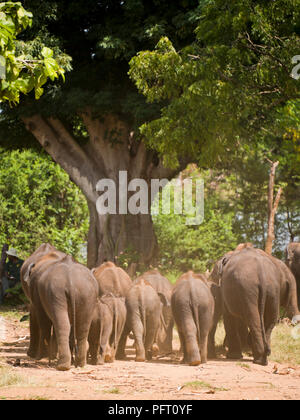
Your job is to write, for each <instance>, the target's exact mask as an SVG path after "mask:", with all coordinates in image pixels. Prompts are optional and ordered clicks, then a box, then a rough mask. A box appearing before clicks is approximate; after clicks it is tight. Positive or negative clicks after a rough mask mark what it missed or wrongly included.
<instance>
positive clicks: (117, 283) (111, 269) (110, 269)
mask: <svg viewBox="0 0 300 420" xmlns="http://www.w3.org/2000/svg"><path fill="white" fill-rule="evenodd" d="M92 273H93V275H94V277H95V279H96V280H97V282H98V284H99V296H102V295H106V294H108V293H112V294H113V295H114V296H124V297H125V296H126V294H127V292H128V290H129V289H130V288H131V286H132V281H131V278H130V277H129V276H128V274H127V273H126V271H124V270H123V269H122V268H120V267H117V266H116V265H115V264H114V263H113V262H111V261H107V262H105V263H103V264H101V265H100V266H99V267H97V268H93V269H92Z"/></svg>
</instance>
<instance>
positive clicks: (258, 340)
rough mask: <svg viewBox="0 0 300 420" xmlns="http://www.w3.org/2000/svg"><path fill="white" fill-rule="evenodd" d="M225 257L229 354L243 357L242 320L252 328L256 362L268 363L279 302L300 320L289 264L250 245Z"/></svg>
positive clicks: (223, 281)
mask: <svg viewBox="0 0 300 420" xmlns="http://www.w3.org/2000/svg"><path fill="white" fill-rule="evenodd" d="M224 258H225V259H224V260H223V261H222V269H221V271H222V273H221V290H222V298H223V301H224V326H225V330H226V337H227V340H228V354H227V357H228V358H241V357H242V352H241V350H242V349H241V340H240V336H239V333H238V329H239V325H240V321H242V322H243V324H244V325H246V326H247V328H248V329H249V331H250V337H251V347H252V352H253V358H254V360H253V362H254V363H257V364H261V365H267V357H268V355H269V354H270V352H271V348H270V338H271V333H272V330H273V328H274V326H275V325H276V323H277V321H278V319H279V308H280V306H282V307H284V308H286V311H287V316H288V317H289V318H291V319H292V320H293V322H297V321H298V320H299V310H298V306H297V295H296V281H295V278H294V276H293V274H292V273H291V271H290V270H289V269H288V267H287V266H286V265H285V264H284V263H283V262H282V261H280V260H278V259H277V258H275V257H272V256H270V255H269V254H266V253H265V252H264V251H262V250H260V249H255V248H253V247H247V248H245V249H242V250H241V251H235V252H233V253H230V255H226V256H225V257H224Z"/></svg>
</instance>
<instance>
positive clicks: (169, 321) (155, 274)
mask: <svg viewBox="0 0 300 420" xmlns="http://www.w3.org/2000/svg"><path fill="white" fill-rule="evenodd" d="M140 278H143V279H144V280H146V281H148V282H149V283H150V284H151V286H152V287H153V289H154V290H156V292H157V293H161V294H163V295H164V296H165V298H166V301H169V302H170V301H171V296H172V285H171V283H170V282H169V280H168V279H167V278H166V277H164V276H162V275H161V274H160V272H159V271H158V270H157V269H153V270H149V271H147V272H146V273H144V274H142V275H141V276H140V277H138V278H137V279H136V280H135V281H134V283H137V282H138V281H139V279H140ZM173 327H174V318H173V314H172V309H171V306H170V305H169V306H165V305H164V306H162V313H161V319H160V326H159V329H158V333H157V337H156V343H155V344H157V346H156V347H158V350H159V352H160V353H171V352H172V340H173Z"/></svg>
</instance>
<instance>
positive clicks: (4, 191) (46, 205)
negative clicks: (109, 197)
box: [0, 150, 88, 262]
mask: <svg viewBox="0 0 300 420" xmlns="http://www.w3.org/2000/svg"><path fill="white" fill-rule="evenodd" d="M0 167H1V171H0V244H4V243H8V244H9V246H11V247H14V248H16V249H17V250H18V251H19V254H20V256H21V257H23V258H25V257H27V256H29V255H30V254H31V253H32V252H33V251H34V250H35V249H36V248H37V247H38V246H39V245H40V244H41V243H43V242H50V243H52V244H53V245H54V246H56V247H57V248H59V249H61V250H62V251H65V252H67V253H70V254H72V255H73V256H74V257H75V258H78V259H79V260H81V261H83V262H85V255H84V254H83V255H82V247H83V245H84V244H85V242H86V234H87V228H88V211H87V205H86V201H85V199H84V197H83V196H82V194H81V192H80V191H79V190H78V188H76V186H75V185H74V184H73V183H72V182H70V180H69V177H68V175H67V174H66V173H65V172H64V171H63V170H62V169H61V168H60V167H59V166H58V165H56V164H55V163H54V162H52V161H51V159H50V158H49V156H47V155H46V154H45V153H41V152H37V151H34V150H24V151H18V150H14V151H5V150H1V151H0Z"/></svg>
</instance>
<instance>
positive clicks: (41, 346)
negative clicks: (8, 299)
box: [20, 243, 66, 359]
mask: <svg viewBox="0 0 300 420" xmlns="http://www.w3.org/2000/svg"><path fill="white" fill-rule="evenodd" d="M49 253H52V257H53V258H54V257H56V258H57V259H59V258H63V257H65V256H66V254H64V253H63V252H60V251H58V250H57V249H56V248H55V247H54V246H52V245H51V244H49V243H43V244H42V245H41V246H39V247H38V248H37V249H36V251H35V252H34V253H33V254H32V255H30V257H28V258H27V259H26V260H25V261H24V263H23V265H22V267H21V271H20V279H21V284H22V288H23V291H24V293H25V295H26V297H27V298H28V299H29V301H30V293H29V288H28V283H27V282H26V281H24V276H25V274H26V273H27V270H28V267H29V266H30V265H32V264H35V263H36V262H37V261H38V260H39V259H40V258H41V257H43V256H45V255H47V254H49ZM29 328H30V343H29V348H28V351H27V355H28V356H30V357H33V358H37V359H40V358H42V357H44V356H47V355H48V352H49V350H48V347H47V346H46V345H45V343H44V341H43V340H41V339H40V330H39V324H38V319H37V316H36V314H35V311H34V307H33V306H32V305H31V304H30V321H29ZM50 330H51V326H50ZM49 333H50V332H49Z"/></svg>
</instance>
